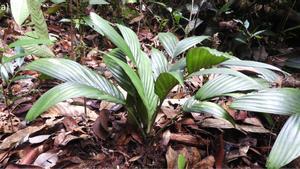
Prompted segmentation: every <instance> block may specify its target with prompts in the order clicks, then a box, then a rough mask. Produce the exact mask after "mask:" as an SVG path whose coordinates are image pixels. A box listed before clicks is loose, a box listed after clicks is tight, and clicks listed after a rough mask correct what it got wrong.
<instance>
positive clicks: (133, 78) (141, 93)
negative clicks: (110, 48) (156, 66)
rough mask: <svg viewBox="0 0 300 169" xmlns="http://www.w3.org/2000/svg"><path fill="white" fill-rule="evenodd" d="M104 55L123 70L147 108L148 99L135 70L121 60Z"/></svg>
mask: <svg viewBox="0 0 300 169" xmlns="http://www.w3.org/2000/svg"><path fill="white" fill-rule="evenodd" d="M106 57H108V58H110V59H111V60H113V61H114V62H116V63H117V64H118V65H119V66H120V67H121V68H122V69H123V71H124V72H125V73H126V74H127V76H128V77H129V79H130V80H131V83H132V84H133V87H134V88H135V89H136V91H137V92H138V94H139V96H140V98H141V99H142V102H143V104H144V105H145V107H147V108H149V104H148V100H147V99H146V96H145V91H144V88H143V83H142V81H141V79H140V78H139V77H138V75H137V74H136V72H134V70H133V69H132V68H131V67H129V66H128V65H127V64H126V63H124V62H123V61H122V60H120V59H118V58H115V57H112V56H110V55H107V56H106Z"/></svg>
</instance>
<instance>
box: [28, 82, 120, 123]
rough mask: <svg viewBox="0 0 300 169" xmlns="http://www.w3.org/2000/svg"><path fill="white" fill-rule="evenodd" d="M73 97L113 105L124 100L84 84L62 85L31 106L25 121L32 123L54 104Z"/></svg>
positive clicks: (68, 83)
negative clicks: (112, 103) (104, 101)
mask: <svg viewBox="0 0 300 169" xmlns="http://www.w3.org/2000/svg"><path fill="white" fill-rule="evenodd" d="M75 97H87V98H92V99H99V100H107V101H111V102H114V103H120V104H124V100H120V99H118V98H115V97H112V96H111V95H107V94H106V93H105V92H103V91H101V90H99V89H97V88H94V87H91V86H87V85H84V84H78V83H70V82H67V83H63V84H60V85H58V86H55V87H54V88H52V89H50V90H49V91H47V92H46V93H45V94H43V95H42V96H41V97H40V98H39V99H38V100H37V101H36V102H35V103H34V105H33V106H32V108H31V109H30V110H29V112H28V113H27V115H26V120H28V121H32V120H34V119H36V118H37V117H38V116H39V115H40V114H41V113H43V112H44V111H46V110H47V109H48V108H50V107H51V106H54V105H55V104H57V103H59V102H61V101H64V100H67V99H70V98H75Z"/></svg>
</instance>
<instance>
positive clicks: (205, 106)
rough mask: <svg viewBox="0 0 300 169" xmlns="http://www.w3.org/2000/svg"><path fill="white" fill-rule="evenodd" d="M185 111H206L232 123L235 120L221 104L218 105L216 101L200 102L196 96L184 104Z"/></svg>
mask: <svg viewBox="0 0 300 169" xmlns="http://www.w3.org/2000/svg"><path fill="white" fill-rule="evenodd" d="M183 111H185V112H205V113H208V114H211V115H213V116H214V117H217V118H221V119H225V120H227V121H229V122H231V123H232V124H235V123H234V120H233V119H232V117H231V116H230V115H229V113H227V112H226V110H224V109H223V108H222V107H221V106H219V105H217V104H216V103H212V102H200V101H198V100H196V99H195V98H193V97H192V98H190V99H188V100H187V101H186V102H185V103H184V105H183Z"/></svg>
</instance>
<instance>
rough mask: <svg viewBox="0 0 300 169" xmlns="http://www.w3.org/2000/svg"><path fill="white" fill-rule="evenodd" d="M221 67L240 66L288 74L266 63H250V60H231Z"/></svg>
mask: <svg viewBox="0 0 300 169" xmlns="http://www.w3.org/2000/svg"><path fill="white" fill-rule="evenodd" d="M220 65H222V66H227V67H236V66H240V67H252V68H265V69H270V70H275V71H279V72H282V73H285V74H287V73H286V72H283V71H282V70H281V69H279V68H277V67H275V66H272V65H269V64H266V63H261V62H255V61H249V60H237V59H230V60H227V61H225V62H223V63H221V64H220Z"/></svg>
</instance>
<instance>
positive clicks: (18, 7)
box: [10, 0, 29, 25]
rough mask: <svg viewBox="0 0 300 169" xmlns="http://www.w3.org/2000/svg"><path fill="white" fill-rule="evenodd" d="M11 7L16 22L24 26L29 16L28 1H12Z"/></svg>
mask: <svg viewBox="0 0 300 169" xmlns="http://www.w3.org/2000/svg"><path fill="white" fill-rule="evenodd" d="M10 7H11V12H12V15H13V17H14V19H15V21H16V22H17V24H18V25H22V23H23V22H24V21H25V20H26V19H27V18H28V16H29V10H28V6H27V0H10Z"/></svg>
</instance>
